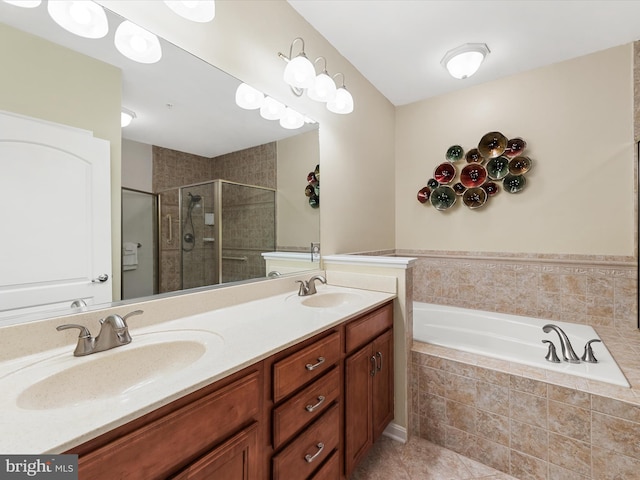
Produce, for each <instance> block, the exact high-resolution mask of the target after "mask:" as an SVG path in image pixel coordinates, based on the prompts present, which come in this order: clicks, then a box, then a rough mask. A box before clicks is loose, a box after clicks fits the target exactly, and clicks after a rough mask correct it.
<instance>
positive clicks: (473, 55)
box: [440, 43, 491, 80]
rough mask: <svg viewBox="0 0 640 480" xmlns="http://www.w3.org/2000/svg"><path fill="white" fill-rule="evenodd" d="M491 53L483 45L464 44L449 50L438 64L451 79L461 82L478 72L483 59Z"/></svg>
mask: <svg viewBox="0 0 640 480" xmlns="http://www.w3.org/2000/svg"><path fill="white" fill-rule="evenodd" d="M489 53H491V50H489V47H487V45H486V44H485V43H465V44H464V45H460V46H459V47H456V48H454V49H453V50H449V51H448V52H447V53H446V54H445V55H444V57H443V58H442V60H441V61H440V64H441V65H442V66H443V67H444V68H446V69H447V71H448V72H449V74H451V76H452V77H454V78H458V79H460V80H463V79H465V78H468V77H470V76H471V75H473V74H474V73H476V72H477V71H478V69H479V68H480V65H481V64H482V62H483V61H484V59H485V57H486V56H487V55H488V54H489Z"/></svg>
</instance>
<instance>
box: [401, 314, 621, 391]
mask: <svg viewBox="0 0 640 480" xmlns="http://www.w3.org/2000/svg"><path fill="white" fill-rule="evenodd" d="M421 310H422V311H424V310H430V311H434V312H438V311H440V312H445V313H447V314H463V315H473V316H476V317H484V318H494V319H495V318H496V317H498V319H499V320H500V321H501V322H505V321H506V322H507V323H509V324H514V325H517V326H518V327H519V326H521V325H523V324H524V325H527V326H529V327H531V328H535V329H536V330H537V329H540V330H539V336H537V337H535V340H534V341H531V342H525V341H524V340H519V339H518V340H517V341H516V340H514V338H513V336H511V335H501V334H495V335H491V333H490V332H487V331H486V330H482V329H480V328H475V329H467V328H461V327H449V326H447V327H446V328H447V330H449V332H448V333H449V334H450V333H451V332H453V333H456V334H457V335H456V336H457V342H456V341H454V340H453V339H452V338H442V333H441V332H440V331H439V330H437V329H438V328H442V327H441V326H438V325H436V324H435V323H433V321H432V323H427V324H424V321H423V322H422V323H423V324H424V327H423V328H430V329H431V336H423V335H422V334H423V333H424V332H422V329H421V327H420V325H419V322H421V317H420V314H419V312H420V311H421ZM413 322H414V341H417V342H423V343H427V344H433V345H439V346H443V347H447V348H452V349H455V350H458V351H463V352H469V353H472V354H476V355H483V356H486V357H490V358H497V359H500V360H503V361H507V362H510V363H514V364H521V365H527V366H532V367H536V368H542V369H544V370H549V371H554V372H557V373H563V374H568V375H574V376H577V377H581V378H584V379H586V380H595V381H600V382H606V383H609V384H613V385H617V386H620V387H625V388H630V387H631V385H630V384H629V382H628V381H627V379H626V377H625V376H624V374H623V373H622V371H621V370H620V368H619V366H618V364H617V363H616V361H615V359H614V358H613V355H611V352H610V351H609V349H608V348H607V347H606V345H605V343H604V342H602V343H596V344H594V345H593V347H594V352H595V355H596V357H597V358H598V360H599V363H596V364H592V363H587V362H581V363H579V364H571V363H568V362H561V363H551V362H548V361H546V360H545V359H544V355H545V354H546V351H547V350H546V349H547V346H546V345H545V344H543V343H542V341H541V340H543V339H548V340H552V341H553V342H554V344H555V345H556V348H557V354H558V356H559V357H562V352H561V351H560V348H559V342H558V336H557V335H556V334H555V333H554V332H551V333H550V334H545V333H544V332H542V329H541V326H542V325H543V324H546V323H552V324H554V325H557V326H559V327H560V328H562V329H563V330H565V331H566V332H567V335H569V336H570V339H571V340H572V343H573V345H574V350H576V353H577V354H578V356H581V355H582V348H583V344H582V342H583V341H584V342H586V340H590V339H593V338H599V336H598V335H597V332H596V331H595V330H594V329H593V327H591V326H589V325H581V324H575V323H569V322H562V321H556V320H544V319H538V318H532V317H520V316H518V315H512V314H502V313H498V312H487V311H483V310H473V309H468V308H461V307H449V306H446V305H438V304H430V303H424V302H414V305H413ZM532 334H533V333H532ZM469 335H474V336H482V337H484V338H486V339H489V340H490V341H491V344H492V345H493V344H494V343H496V342H511V343H514V344H515V343H516V342H517V347H518V348H517V350H518V351H517V355H518V357H515V354H514V352H511V351H509V352H508V353H503V352H499V351H496V350H495V349H494V350H489V351H488V349H487V347H485V348H484V349H483V348H482V346H480V345H472V344H471V343H470V342H467V341H466V339H467V337H468V336H469ZM536 335H537V333H536ZM576 337H579V338H578V343H575V342H574V339H575V338H576ZM461 339H462V340H461ZM537 341H540V345H537ZM461 343H462V344H461ZM501 347H502V346H501ZM578 350H580V351H578Z"/></svg>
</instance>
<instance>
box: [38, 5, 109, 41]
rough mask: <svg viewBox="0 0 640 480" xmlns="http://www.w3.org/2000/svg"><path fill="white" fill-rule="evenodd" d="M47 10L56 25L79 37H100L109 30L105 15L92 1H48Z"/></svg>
mask: <svg viewBox="0 0 640 480" xmlns="http://www.w3.org/2000/svg"><path fill="white" fill-rule="evenodd" d="M47 11H48V12H49V15H51V18H53V20H54V21H55V22H56V23H57V24H58V25H60V26H61V27H62V28H64V29H65V30H67V31H69V32H71V33H73V34H75V35H79V36H80V37H85V38H102V37H104V36H105V35H106V34H107V32H108V31H109V24H108V22H107V15H106V14H105V13H104V10H103V9H102V7H101V6H99V5H97V4H96V3H94V2H88V1H76V2H66V1H56V2H48V4H47Z"/></svg>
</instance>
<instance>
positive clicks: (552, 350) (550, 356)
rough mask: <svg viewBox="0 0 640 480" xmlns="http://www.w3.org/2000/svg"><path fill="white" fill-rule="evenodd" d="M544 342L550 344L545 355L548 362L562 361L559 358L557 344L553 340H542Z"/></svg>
mask: <svg viewBox="0 0 640 480" xmlns="http://www.w3.org/2000/svg"><path fill="white" fill-rule="evenodd" d="M542 343H548V344H549V351H548V352H547V354H546V355H545V356H544V358H545V359H546V360H547V362H553V363H560V359H559V358H558V354H557V353H556V346H555V345H554V344H553V342H552V341H551V340H542Z"/></svg>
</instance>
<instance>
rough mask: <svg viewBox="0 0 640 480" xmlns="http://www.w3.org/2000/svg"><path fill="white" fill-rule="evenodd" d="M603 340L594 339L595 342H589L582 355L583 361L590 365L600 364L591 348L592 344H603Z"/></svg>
mask: <svg viewBox="0 0 640 480" xmlns="http://www.w3.org/2000/svg"><path fill="white" fill-rule="evenodd" d="M601 341H602V340H600V339H598V338H594V339H593V340H589V341H588V342H587V343H586V344H585V346H584V353H583V354H582V357H581V358H582V360H583V361H585V362H589V363H598V359H597V358H596V356H595V355H594V354H593V348H592V347H591V344H592V343H595V342H601Z"/></svg>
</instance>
